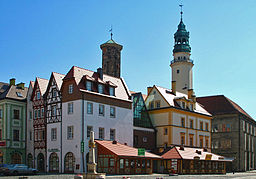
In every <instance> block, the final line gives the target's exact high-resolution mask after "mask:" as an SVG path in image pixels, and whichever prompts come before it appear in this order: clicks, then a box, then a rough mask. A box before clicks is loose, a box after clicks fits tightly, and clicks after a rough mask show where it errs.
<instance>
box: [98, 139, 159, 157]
mask: <svg viewBox="0 0 256 179" xmlns="http://www.w3.org/2000/svg"><path fill="white" fill-rule="evenodd" d="M95 142H96V143H97V144H99V145H101V146H103V147H104V148H106V149H108V150H109V151H110V152H112V153H114V154H115V155H117V156H125V157H143V158H145V157H147V158H159V159H160V158H161V157H160V156H158V155H155V154H152V153H149V152H145V156H139V155H138V149H137V148H133V147H130V146H127V145H124V144H120V143H118V142H117V143H116V144H113V141H105V140H103V141H102V140H95Z"/></svg>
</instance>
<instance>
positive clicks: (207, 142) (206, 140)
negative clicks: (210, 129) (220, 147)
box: [205, 136, 209, 148]
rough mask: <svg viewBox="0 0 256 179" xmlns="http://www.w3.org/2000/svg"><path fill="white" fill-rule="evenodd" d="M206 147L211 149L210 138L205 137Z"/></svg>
mask: <svg viewBox="0 0 256 179" xmlns="http://www.w3.org/2000/svg"><path fill="white" fill-rule="evenodd" d="M205 147H206V148H208V147H209V137H207V136H205Z"/></svg>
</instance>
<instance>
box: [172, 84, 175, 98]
mask: <svg viewBox="0 0 256 179" xmlns="http://www.w3.org/2000/svg"><path fill="white" fill-rule="evenodd" d="M172 92H173V94H175V95H176V81H172Z"/></svg>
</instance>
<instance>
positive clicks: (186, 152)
mask: <svg viewBox="0 0 256 179" xmlns="http://www.w3.org/2000/svg"><path fill="white" fill-rule="evenodd" d="M182 148H183V149H182V150H181V148H180V147H177V146H175V147H173V148H172V149H171V150H169V151H167V152H166V153H165V154H163V155H162V158H163V159H186V160H193V159H194V158H195V157H196V158H198V159H200V160H207V157H210V160H214V161H229V160H225V159H224V157H223V156H220V155H217V154H214V153H210V152H205V151H204V149H200V148H192V147H182Z"/></svg>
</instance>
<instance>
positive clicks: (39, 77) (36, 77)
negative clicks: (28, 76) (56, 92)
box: [36, 77, 49, 81]
mask: <svg viewBox="0 0 256 179" xmlns="http://www.w3.org/2000/svg"><path fill="white" fill-rule="evenodd" d="M36 78H38V79H41V80H48V79H46V78H40V77H36ZM48 81H49V80H48Z"/></svg>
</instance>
